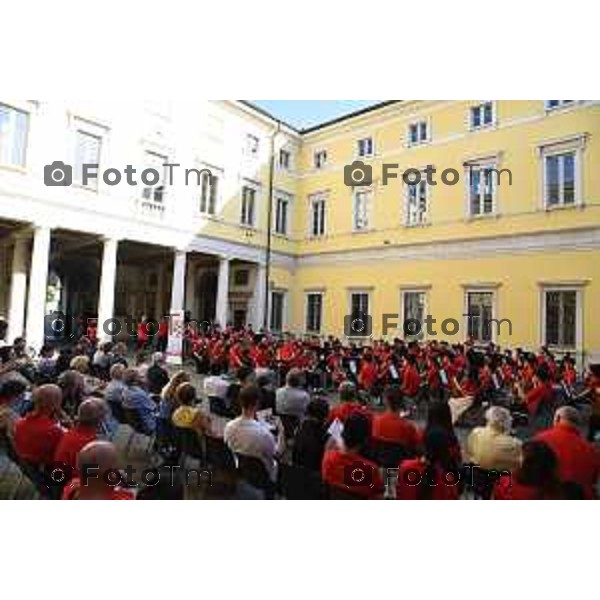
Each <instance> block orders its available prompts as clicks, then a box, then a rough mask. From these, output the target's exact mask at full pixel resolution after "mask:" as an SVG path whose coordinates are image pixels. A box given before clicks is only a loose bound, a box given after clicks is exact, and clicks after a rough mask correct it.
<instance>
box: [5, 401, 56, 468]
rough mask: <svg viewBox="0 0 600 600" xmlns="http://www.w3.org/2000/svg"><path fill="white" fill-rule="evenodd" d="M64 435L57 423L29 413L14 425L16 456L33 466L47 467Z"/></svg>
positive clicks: (41, 415) (44, 416) (45, 417)
mask: <svg viewBox="0 0 600 600" xmlns="http://www.w3.org/2000/svg"><path fill="white" fill-rule="evenodd" d="M63 434H64V431H63V429H62V428H61V426H60V425H59V424H58V422H57V421H55V420H54V419H51V418H50V417H48V416H47V415H43V414H38V413H35V412H33V413H29V414H28V415H26V416H25V417H23V418H21V419H19V420H18V421H17V422H16V424H15V438H14V439H15V451H16V453H17V456H18V457H19V458H21V459H22V460H26V461H28V462H30V463H33V464H35V465H49V464H51V463H52V461H53V460H54V453H55V452H56V448H57V446H58V444H59V442H60V440H61V438H62V436H63Z"/></svg>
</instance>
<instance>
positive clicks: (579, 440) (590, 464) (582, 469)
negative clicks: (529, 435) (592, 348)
mask: <svg viewBox="0 0 600 600" xmlns="http://www.w3.org/2000/svg"><path fill="white" fill-rule="evenodd" d="M535 439H536V440H538V441H540V442H544V443H545V444H548V446H550V448H552V450H554V453H555V454H556V458H557V459H558V476H559V478H560V479H561V481H563V482H573V483H578V484H579V485H581V486H582V487H583V490H584V493H585V496H586V498H595V497H596V493H595V490H594V486H595V484H596V482H597V481H598V478H599V477H600V453H599V452H598V450H596V448H595V447H594V446H593V445H592V444H590V443H589V442H588V441H587V440H585V439H584V438H583V436H582V435H581V433H579V431H578V430H577V428H576V427H573V426H572V425H569V424H566V423H558V424H556V425H554V427H552V428H550V429H546V430H545V431H542V432H540V433H538V435H536V436H535Z"/></svg>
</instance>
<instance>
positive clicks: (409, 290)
mask: <svg viewBox="0 0 600 600" xmlns="http://www.w3.org/2000/svg"><path fill="white" fill-rule="evenodd" d="M428 292H429V289H428V288H424V287H402V288H400V317H401V318H400V323H399V328H400V331H401V334H402V335H400V336H399V337H407V338H409V339H411V340H412V339H414V340H422V339H425V338H426V337H427V327H426V326H425V319H426V318H427V309H428V303H429V294H428ZM407 294H422V295H423V318H422V320H421V331H420V332H419V334H418V335H409V336H405V334H404V321H405V318H406V314H405V313H406V308H407V303H406V296H407Z"/></svg>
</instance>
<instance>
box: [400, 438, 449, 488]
mask: <svg viewBox="0 0 600 600" xmlns="http://www.w3.org/2000/svg"><path fill="white" fill-rule="evenodd" d="M424 447H425V449H424V453H423V456H421V457H420V458H416V459H413V460H404V461H402V462H401V463H400V464H399V465H398V483H397V484H396V499H397V500H458V499H459V497H460V487H459V483H460V474H459V471H458V464H457V462H456V461H455V460H454V458H453V457H452V452H451V444H450V438H449V437H448V435H447V433H446V432H445V431H444V430H443V429H430V430H429V431H428V432H427V434H426V435H425V443H424Z"/></svg>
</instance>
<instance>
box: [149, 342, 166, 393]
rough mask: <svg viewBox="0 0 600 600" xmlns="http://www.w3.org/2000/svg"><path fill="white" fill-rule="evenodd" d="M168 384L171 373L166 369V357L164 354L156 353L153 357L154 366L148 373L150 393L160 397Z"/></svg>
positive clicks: (151, 366)
mask: <svg viewBox="0 0 600 600" xmlns="http://www.w3.org/2000/svg"><path fill="white" fill-rule="evenodd" d="M168 383H169V373H167V370H166V369H165V355H164V354H163V353H162V352H155V353H154V354H153V355H152V364H151V365H150V366H149V367H148V370H147V371H146V388H147V390H148V393H150V394H152V395H156V396H158V395H159V394H160V393H161V392H162V390H163V388H164V387H165V385H167V384H168Z"/></svg>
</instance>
